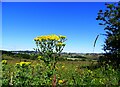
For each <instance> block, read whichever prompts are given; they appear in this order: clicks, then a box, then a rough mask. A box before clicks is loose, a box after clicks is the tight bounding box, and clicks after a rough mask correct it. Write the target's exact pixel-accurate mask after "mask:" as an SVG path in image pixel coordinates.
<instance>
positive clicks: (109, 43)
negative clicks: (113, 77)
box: [96, 2, 120, 67]
mask: <svg viewBox="0 0 120 87" xmlns="http://www.w3.org/2000/svg"><path fill="white" fill-rule="evenodd" d="M105 5H106V7H107V9H106V10H105V11H103V10H99V13H98V17H97V18H96V19H97V20H100V21H101V23H99V24H100V25H103V26H104V30H105V32H106V33H105V36H106V39H105V44H104V48H103V49H104V51H105V52H106V54H105V57H106V58H105V61H106V63H109V64H112V65H113V66H116V67H119V64H120V45H119V44H120V2H116V3H114V4H108V3H106V4H105Z"/></svg>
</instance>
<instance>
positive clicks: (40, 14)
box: [2, 2, 106, 53]
mask: <svg viewBox="0 0 120 87" xmlns="http://www.w3.org/2000/svg"><path fill="white" fill-rule="evenodd" d="M104 4H105V3H103V2H84V3H83V2H76V3H75V2H74V3H73V2H66V3H65V2H59V3H57V2H56V3H55V2H53V3H52V2H45V3H43V2H37V3H35V2H34V3H33V2H31V3H30V2H24V3H23V2H21V3H20V2H19V3H17V2H16V3H15V2H11V3H8V2H6V3H5V2H4V3H2V38H3V40H2V49H5V50H33V48H35V47H36V45H35V42H34V41H33V39H34V38H35V37H36V36H39V35H48V34H57V35H65V36H67V39H68V40H67V41H66V47H65V49H64V52H77V53H87V52H93V42H94V40H95V38H96V36H97V35H98V34H99V33H104V27H102V26H100V25H98V23H99V21H96V17H97V13H98V11H99V10H100V9H103V10H105V9H106V7H105V5H104ZM104 38H105V37H104V36H100V37H99V39H98V41H97V44H96V48H95V52H103V51H102V46H101V45H103V44H104Z"/></svg>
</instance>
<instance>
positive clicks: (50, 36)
mask: <svg viewBox="0 0 120 87" xmlns="http://www.w3.org/2000/svg"><path fill="white" fill-rule="evenodd" d="M34 40H35V41H42V40H60V37H59V36H57V35H55V34H52V35H44V36H38V37H36V38H34Z"/></svg>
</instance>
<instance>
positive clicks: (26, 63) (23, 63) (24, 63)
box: [16, 62, 31, 66]
mask: <svg viewBox="0 0 120 87" xmlns="http://www.w3.org/2000/svg"><path fill="white" fill-rule="evenodd" d="M30 64H31V62H20V63H16V65H20V66H23V65H30Z"/></svg>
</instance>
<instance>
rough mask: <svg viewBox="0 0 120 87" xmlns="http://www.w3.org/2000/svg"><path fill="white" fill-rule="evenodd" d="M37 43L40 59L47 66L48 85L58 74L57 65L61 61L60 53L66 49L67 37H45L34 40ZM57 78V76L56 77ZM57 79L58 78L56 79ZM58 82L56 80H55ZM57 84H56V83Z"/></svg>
mask: <svg viewBox="0 0 120 87" xmlns="http://www.w3.org/2000/svg"><path fill="white" fill-rule="evenodd" d="M34 41H35V42H36V46H37V48H36V51H38V52H39V53H40V56H39V59H41V60H43V61H44V63H45V65H46V69H47V71H46V75H45V79H47V80H45V81H46V82H45V83H46V84H47V83H49V82H50V77H51V76H52V75H53V74H54V75H55V73H56V68H55V66H56V63H57V61H58V60H59V57H60V53H61V52H62V50H63V49H64V47H65V45H66V44H65V43H64V42H65V41H66V36H62V35H55V34H53V35H44V36H38V37H36V38H34ZM54 77H56V76H54ZM54 79H56V78H54ZM55 81H56V80H55ZM54 83H56V82H54Z"/></svg>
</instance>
